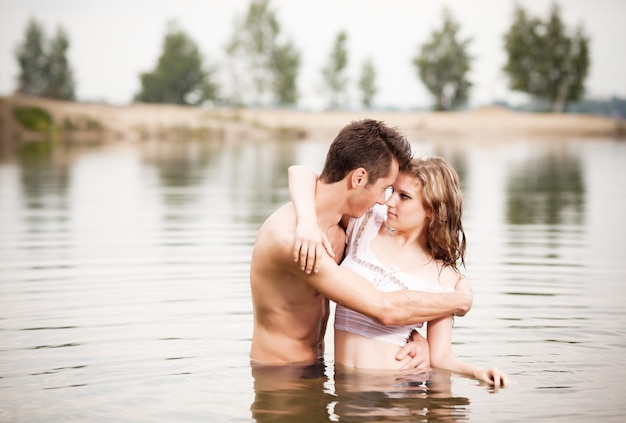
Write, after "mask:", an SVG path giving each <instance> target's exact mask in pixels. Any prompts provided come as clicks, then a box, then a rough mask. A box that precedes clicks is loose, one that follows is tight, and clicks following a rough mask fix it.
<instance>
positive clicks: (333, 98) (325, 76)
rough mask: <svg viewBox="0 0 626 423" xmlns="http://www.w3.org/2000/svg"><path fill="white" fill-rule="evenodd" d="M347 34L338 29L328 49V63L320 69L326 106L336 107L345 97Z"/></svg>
mask: <svg viewBox="0 0 626 423" xmlns="http://www.w3.org/2000/svg"><path fill="white" fill-rule="evenodd" d="M347 42H348V35H347V34H346V32H345V31H340V32H339V33H338V34H337V37H336V38H335V42H334V44H333V47H332V49H331V51H330V56H329V58H328V63H327V64H326V66H324V68H323V69H322V81H323V83H324V88H325V91H326V92H327V93H328V96H329V101H328V107H329V108H330V109H337V108H338V107H339V106H340V105H341V102H342V100H344V99H345V97H346V91H347V86H348V76H347V74H346V72H347V68H348V49H347V47H346V44H347Z"/></svg>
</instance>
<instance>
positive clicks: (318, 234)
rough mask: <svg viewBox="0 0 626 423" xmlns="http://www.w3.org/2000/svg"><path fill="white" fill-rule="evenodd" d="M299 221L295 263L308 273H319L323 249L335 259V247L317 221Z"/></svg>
mask: <svg viewBox="0 0 626 423" xmlns="http://www.w3.org/2000/svg"><path fill="white" fill-rule="evenodd" d="M307 220H308V219H298V224H297V226H296V242H295V243H294V246H293V261H295V262H297V263H299V264H300V269H301V270H302V271H304V272H306V273H311V272H315V273H317V272H319V265H318V261H319V260H321V258H322V254H324V251H323V249H326V252H327V253H328V255H329V256H331V257H335V253H334V252H333V247H332V245H331V244H330V241H329V240H328V237H327V236H326V234H325V233H323V232H322V230H321V229H320V228H319V226H318V225H317V222H316V221H314V220H313V221H311V222H308V221H307Z"/></svg>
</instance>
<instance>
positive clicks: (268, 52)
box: [226, 0, 300, 106]
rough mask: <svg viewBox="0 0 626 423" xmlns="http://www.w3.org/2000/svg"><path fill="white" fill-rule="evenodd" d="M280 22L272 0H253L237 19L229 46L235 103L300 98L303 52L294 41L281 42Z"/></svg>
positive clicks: (273, 102)
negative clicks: (273, 8)
mask: <svg viewBox="0 0 626 423" xmlns="http://www.w3.org/2000/svg"><path fill="white" fill-rule="evenodd" d="M279 36H280V24H279V22H278V19H277V18H276V13H275V12H274V10H272V9H271V6H270V0H251V1H250V6H249V8H248V12H247V14H246V15H245V16H244V17H242V18H241V17H239V18H237V19H236V21H235V26H234V30H233V35H232V37H231V39H230V41H229V42H228V44H227V46H226V54H227V55H228V57H229V65H230V72H229V73H230V76H231V78H232V85H233V86H232V94H231V102H232V103H234V104H236V105H247V104H253V105H258V106H265V105H283V106H284V105H290V104H295V103H296V102H297V100H298V90H297V76H298V72H299V69H300V53H299V52H298V50H297V49H296V47H295V46H294V45H293V43H292V42H291V41H286V42H285V43H282V44H281V43H280V40H279Z"/></svg>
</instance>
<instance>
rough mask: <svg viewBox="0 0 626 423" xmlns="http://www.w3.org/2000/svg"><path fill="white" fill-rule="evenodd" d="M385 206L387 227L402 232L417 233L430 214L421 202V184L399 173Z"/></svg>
mask: <svg viewBox="0 0 626 423" xmlns="http://www.w3.org/2000/svg"><path fill="white" fill-rule="evenodd" d="M392 187H393V193H392V194H391V195H390V196H389V198H388V199H387V201H386V202H385V204H386V205H387V207H388V209H387V225H389V226H391V227H392V228H395V229H396V230H398V231H402V232H411V231H415V230H417V231H419V233H421V232H422V229H423V228H424V227H425V226H426V221H427V219H428V218H429V217H430V212H428V211H426V210H425V209H424V206H423V202H422V184H421V183H420V182H419V181H418V180H417V179H416V178H415V177H413V176H411V175H408V174H406V173H399V174H398V177H397V178H396V180H395V182H394V183H393V185H392Z"/></svg>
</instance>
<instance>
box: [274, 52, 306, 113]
mask: <svg viewBox="0 0 626 423" xmlns="http://www.w3.org/2000/svg"><path fill="white" fill-rule="evenodd" d="M271 68H272V71H273V74H274V81H273V84H272V85H273V89H274V96H275V101H276V102H277V103H278V105H280V106H288V105H293V104H296V103H297V102H298V87H297V83H296V82H297V77H298V70H299V69H300V54H299V53H298V52H297V51H296V48H295V47H294V46H293V44H291V43H290V42H288V43H286V44H284V45H282V46H276V48H275V49H274V51H273V60H272V62H271Z"/></svg>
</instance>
